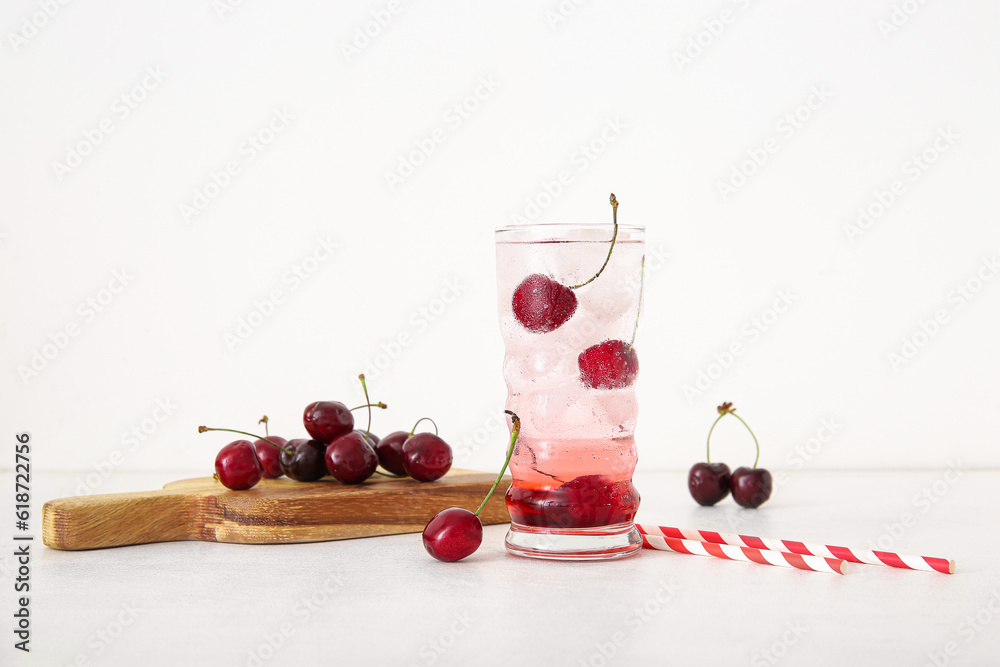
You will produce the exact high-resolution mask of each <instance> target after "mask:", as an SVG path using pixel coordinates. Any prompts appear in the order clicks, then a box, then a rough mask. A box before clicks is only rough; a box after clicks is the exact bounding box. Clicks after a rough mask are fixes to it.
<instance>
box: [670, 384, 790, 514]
mask: <svg viewBox="0 0 1000 667" xmlns="http://www.w3.org/2000/svg"><path fill="white" fill-rule="evenodd" d="M717 410H718V411H719V416H718V417H717V418H716V420H715V422H713V423H712V428H710V429H709V430H708V441H707V442H706V443H705V462H704V463H695V464H694V465H693V466H691V470H690V472H689V473H688V490H689V491H690V492H691V497H693V498H694V499H695V500H696V501H697V502H698V504H699V505H705V506H709V505H714V504H715V503H717V502H719V501H720V500H722V499H723V498H725V497H726V496H728V495H729V494H730V492H731V493H732V494H733V500H735V501H736V503H737V504H738V505H740V506H742V507H747V508H751V509H752V508H756V507H760V506H761V505H763V504H764V503H765V502H767V500H768V498H770V497H771V489H772V487H773V481H772V478H771V473H770V472H768V471H767V470H765V469H764V468H758V467H757V462H758V461H759V460H760V443H758V442H757V436H756V435H754V433H753V431H752V430H751V429H750V426H749V425H748V424H747V423H746V422H745V421H743V418H742V417H740V416H739V415H738V414H736V408H734V407H733V404H732V403H728V402H727V403H723V404H722V405H720V406H719V407H718V408H717ZM726 415H732V416H734V417H736V418H737V419H739V420H740V422H742V423H743V425H744V426H746V428H747V430H748V431H750V435H751V436H752V437H753V442H754V445H756V446H757V458H755V459H754V462H753V467H752V468H747V467H746V466H740V467H739V468H737V469H736V470H735V471H733V472H732V473H730V472H729V466H727V465H726V464H725V463H712V462H711V461H712V457H711V451H710V449H709V447H710V444H711V441H712V431H714V430H715V425H716V424H718V423H719V420H721V419H722V418H723V417H725V416H726Z"/></svg>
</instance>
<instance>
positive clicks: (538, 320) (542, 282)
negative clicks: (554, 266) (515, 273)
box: [511, 273, 576, 333]
mask: <svg viewBox="0 0 1000 667" xmlns="http://www.w3.org/2000/svg"><path fill="white" fill-rule="evenodd" d="M511 303H512V305H513V307H514V317H516V318H517V321H518V322H520V323H521V324H522V325H524V328H525V329H527V330H528V331H532V332H535V333H547V332H549V331H553V330H555V329H558V328H559V327H560V326H562V324H563V323H564V322H565V321H566V320H568V319H569V318H570V317H572V316H573V313H575V312H576V294H574V293H573V290H571V289H570V288H568V287H566V286H565V285H563V284H561V283H557V282H556V281H554V280H552V279H550V278H548V277H547V276H543V275H542V274H540V273H533V274H531V275H530V276H528V277H527V278H525V279H524V280H522V281H521V284H520V285H518V286H517V289H515V290H514V298H513V300H512V302H511Z"/></svg>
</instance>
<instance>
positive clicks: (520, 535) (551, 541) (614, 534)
mask: <svg viewBox="0 0 1000 667" xmlns="http://www.w3.org/2000/svg"><path fill="white" fill-rule="evenodd" d="M505 546H506V547H507V551H508V552H509V553H511V554H513V555H515V556H524V557H526V558H546V559H549V560H610V559H613V558H624V557H626V556H631V555H632V554H634V553H636V552H637V551H639V550H640V549H642V538H641V537H640V535H639V531H638V530H636V528H635V524H633V523H631V522H630V523H620V524H616V525H613V526H599V527H597V528H573V529H561V528H536V527H533V526H525V525H522V524H519V523H513V522H511V524H510V531H509V532H508V533H507V539H506V540H505Z"/></svg>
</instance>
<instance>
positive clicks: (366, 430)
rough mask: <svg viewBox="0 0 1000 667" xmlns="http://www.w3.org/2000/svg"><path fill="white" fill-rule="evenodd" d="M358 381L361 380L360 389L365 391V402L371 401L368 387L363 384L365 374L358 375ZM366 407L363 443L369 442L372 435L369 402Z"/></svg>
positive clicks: (370, 405)
mask: <svg viewBox="0 0 1000 667" xmlns="http://www.w3.org/2000/svg"><path fill="white" fill-rule="evenodd" d="M358 379H359V380H361V388H362V389H364V390H365V401H371V399H370V398H368V385H366V384H365V374H364V373H362V374H361V375H359V376H358ZM380 405H383V404H380ZM366 407H367V408H368V426H367V427H365V436H366V437H365V441H366V442H367V441H369V440H371V435H372V404H371V403H370V402H369V403H368V405H367V406H366Z"/></svg>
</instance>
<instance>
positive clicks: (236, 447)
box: [215, 440, 264, 491]
mask: <svg viewBox="0 0 1000 667" xmlns="http://www.w3.org/2000/svg"><path fill="white" fill-rule="evenodd" d="M215 474H216V476H217V477H218V478H219V481H220V482H221V483H222V485H223V486H225V487H226V488H227V489H233V490H234V491H242V490H243V489H249V488H251V487H253V486H254V485H255V484H256V483H257V482H259V481H260V478H261V477H263V476H264V469H263V468H262V467H261V464H260V460H259V459H258V458H257V450H255V449H254V446H253V443H251V442H250V441H249V440H235V441H233V442H231V443H229V444H228V445H226V446H225V447H223V448H222V449H220V450H219V453H218V454H217V455H216V457H215Z"/></svg>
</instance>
